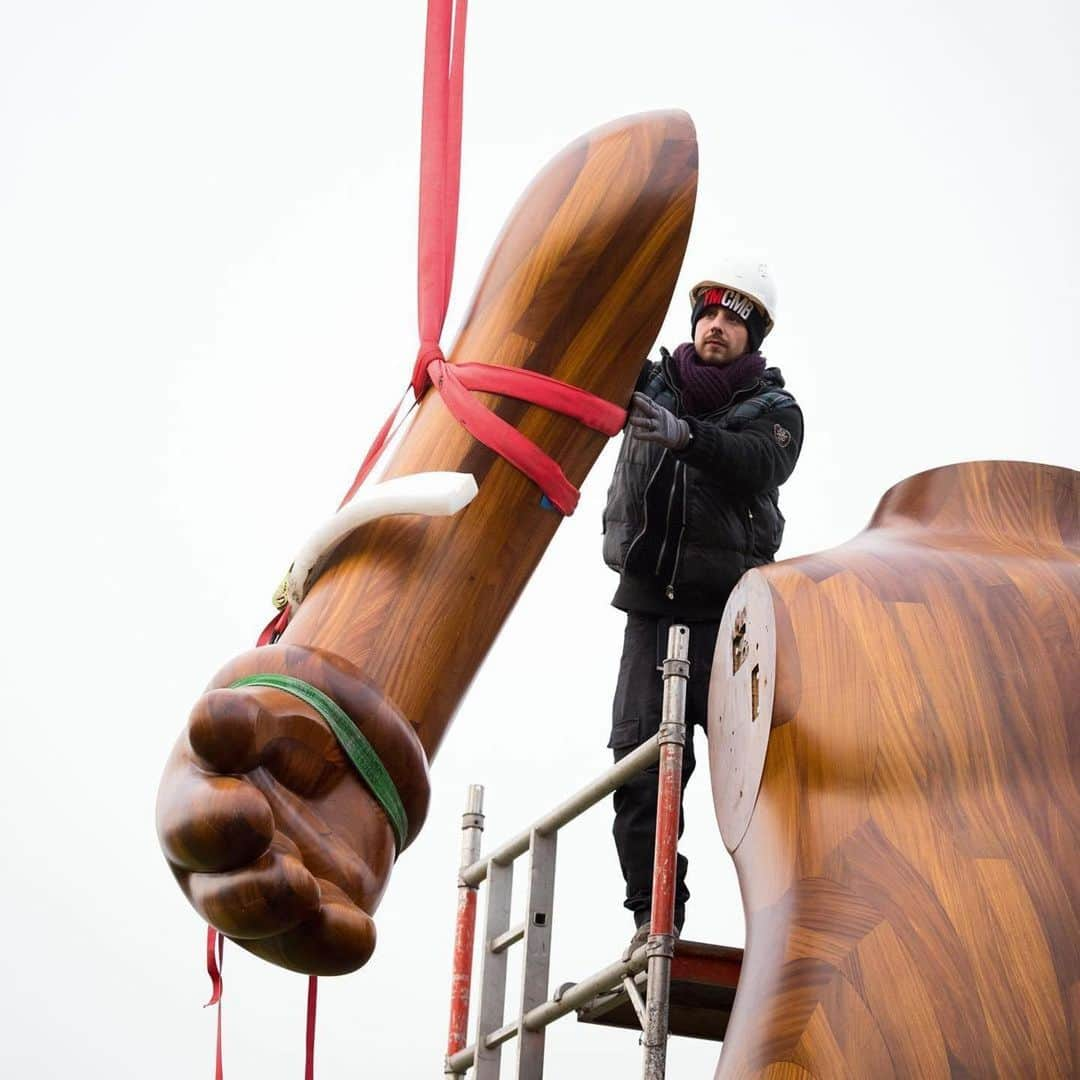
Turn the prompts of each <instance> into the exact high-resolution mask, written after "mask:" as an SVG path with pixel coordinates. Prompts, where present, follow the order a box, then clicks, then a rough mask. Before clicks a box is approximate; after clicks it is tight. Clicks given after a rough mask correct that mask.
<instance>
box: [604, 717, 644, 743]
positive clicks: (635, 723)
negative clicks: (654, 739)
mask: <svg viewBox="0 0 1080 1080" xmlns="http://www.w3.org/2000/svg"><path fill="white" fill-rule="evenodd" d="M641 741H642V740H641V718H640V717H638V716H631V717H622V718H620V719H618V720H615V721H614V722H613V723H612V725H611V738H610V739H608V749H609V750H631V749H633V748H634V747H635V746H640V745H641Z"/></svg>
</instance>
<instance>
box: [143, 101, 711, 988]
mask: <svg viewBox="0 0 1080 1080" xmlns="http://www.w3.org/2000/svg"><path fill="white" fill-rule="evenodd" d="M696 181H697V146H696V142H695V139H694V132H693V126H692V124H691V123H690V119H689V117H688V116H686V115H685V114H684V113H679V112H663V113H651V114H645V115H642V116H637V117H631V118H629V119H628V120H624V121H619V122H616V123H614V124H611V125H608V126H607V127H604V128H601V129H598V130H597V131H594V132H592V133H591V134H590V135H588V136H586V137H585V138H583V139H580V140H579V141H578V142H576V143H574V144H572V145H571V146H570V147H568V148H567V149H566V150H565V151H563V152H562V153H561V154H560V155H559V156H557V157H556V158H555V159H554V160H553V161H552V162H551V163H550V164H549V165H548V166H547V168H546V169H545V170H544V171H543V172H542V173H541V174H540V175H539V176H538V177H537V179H536V180H535V181H534V183H533V185H532V187H531V188H530V189H529V190H528V191H527V192H526V194H525V195H524V196H523V198H522V199H521V201H520V202H519V204H518V206H517V207H516V209H515V210H514V212H513V214H512V215H511V217H510V220H509V221H508V223H507V225H506V227H505V229H504V231H503V234H502V236H501V237H500V239H499V241H498V243H497V244H496V246H495V249H494V251H493V253H492V256H491V258H490V261H489V264H488V266H487V268H486V270H485V272H484V275H483V277H482V280H481V282H480V286H479V288H478V290H477V293H476V296H475V298H474V300H473V303H472V307H471V309H470V312H469V314H468V316H467V317H466V319H465V324H464V328H463V330H462V332H461V335H460V337H459V339H458V341H457V343H456V345H455V346H454V348H453V350H452V351H451V352H450V354H449V360H450V362H451V363H453V362H454V361H470V362H479V363H490V364H500V365H504V366H509V367H523V368H529V369H532V370H534V371H538V372H541V373H543V374H546V375H551V376H554V377H555V378H557V379H560V380H563V381H565V382H568V383H572V384H575V385H577V386H580V387H582V388H583V389H585V390H588V391H590V392H591V393H593V394H596V395H598V396H600V397H603V398H606V399H608V400H609V401H612V402H615V403H617V404H620V405H624V404H626V402H627V401H628V399H629V397H630V393H631V390H632V389H633V386H634V383H635V381H636V379H637V376H638V374H639V372H640V369H641V365H642V362H643V360H644V358H645V356H646V354H647V351H648V349H649V348H650V346H651V345H652V342H653V339H654V338H655V336H656V333H657V332H658V330H659V328H660V323H661V321H662V319H663V316H664V313H665V311H666V308H667V305H668V303H669V301H670V298H671V294H672V291H673V289H674V286H675V280H676V277H677V275H678V270H679V267H680V265H681V262H682V256H683V252H684V250H685V246H686V241H687V238H688V235H689V230H690V222H691V218H692V213H693V205H694V197H695V193H696ZM405 375H406V373H405V372H403V373H402V378H403V379H404V378H405ZM477 397H478V398H479V400H481V401H483V402H484V403H485V404H487V405H488V406H490V407H491V409H492V410H493V411H494V412H495V413H496V414H497V415H498V416H499V417H501V418H502V419H503V420H505V421H507V422H508V423H510V424H512V425H514V426H515V427H517V428H518V430H519V431H521V432H522V433H524V434H525V435H526V436H528V437H529V438H530V439H532V440H533V441H534V442H535V443H536V444H537V445H538V446H539V447H540V448H541V449H543V450H544V451H546V452H547V453H548V454H550V455H552V456H553V457H554V458H555V459H556V460H557V461H558V463H559V464H560V465H561V467H562V469H563V471H564V472H565V474H566V475H567V477H568V478H569V480H570V482H571V483H573V484H575V485H580V484H581V482H582V480H584V478H585V475H586V473H587V472H588V470H589V468H590V466H591V465H592V463H593V461H594V460H595V459H596V457H597V455H598V454H599V452H600V450H601V448H602V446H603V443H604V436H602V435H600V434H598V433H596V432H595V431H592V430H590V429H588V428H586V427H584V426H582V425H580V424H578V423H577V422H575V421H573V420H571V419H568V418H567V417H564V416H561V415H557V414H555V413H552V412H548V411H546V410H544V409H541V408H538V407H536V406H530V405H526V404H523V403H522V402H519V401H516V400H514V399H511V398H507V397H496V396H494V395H488V394H484V395H477ZM436 470H449V471H458V472H465V473H471V474H472V475H473V476H474V477H475V479H476V482H477V484H478V485H479V494H478V495H477V497H476V498H475V499H474V500H473V502H471V503H470V504H469V505H468V506H467V507H466V508H465V509H464V510H462V511H461V512H459V513H458V514H457V515H455V516H454V517H449V518H430V517H422V516H419V515H403V516H398V517H390V518H385V519H382V520H380V521H378V522H374V523H372V524H370V525H367V526H365V527H363V528H362V529H361V530H360V531H359V532H358V533H357V534H355V535H354V536H353V537H352V538H351V539H350V540H349V541H347V542H345V543H344V544H342V546H341V548H340V549H339V550H338V552H337V554H336V555H335V557H334V558H333V560H332V561H331V563H330V564H329V566H328V568H327V569H326V570H325V571H324V572H323V574H322V576H321V577H320V578H319V579H318V581H317V582H316V583H315V585H314V586H313V588H312V589H311V591H310V593H309V594H308V595H307V597H306V598H305V599H304V601H303V603H302V604H301V606H300V607H299V609H298V610H297V612H296V614H295V615H294V617H293V619H292V621H291V623H290V625H289V627H288V629H287V630H286V632H285V634H284V635H283V637H282V639H281V641H280V642H279V643H278V644H276V645H273V646H268V647H265V648H262V649H257V650H252V651H251V652H249V653H246V654H244V655H242V656H240V657H238V658H237V659H236V660H234V661H233V662H231V663H230V664H229V665H227V666H226V667H225V668H224V669H223V670H222V671H221V672H219V673H218V675H217V676H215V678H214V679H213V680H212V682H211V684H210V687H211V689H210V690H209V691H208V693H206V694H205V695H204V696H203V697H202V698H201V699H200V700H199V702H198V703H197V704H196V706H195V709H194V711H193V712H192V716H191V720H190V721H189V724H188V727H187V728H186V729H185V731H184V732H182V733H181V736H180V739H179V741H178V742H177V744H176V747H175V749H174V751H173V754H172V757H171V758H170V760H169V763H168V765H167V767H166V773H165V777H164V780H163V782H162V787H161V792H160V795H159V800H158V832H159V837H160V839H161V844H162V848H163V850H164V852H165V854H166V857H167V859H168V860H169V863H170V865H171V867H172V869H173V872H174V873H175V875H176V877H177V880H178V881H179V883H180V885H181V887H182V888H183V890H184V891H185V893H186V895H187V896H188V898H189V899H190V900H191V902H192V904H193V905H194V906H195V908H196V910H197V911H198V912H199V913H200V915H202V916H203V917H204V918H205V919H206V920H207V921H208V922H209V923H211V924H212V925H214V926H216V927H217V928H218V929H219V930H221V931H222V932H223V933H225V934H227V935H229V936H230V937H232V938H234V939H235V940H237V941H238V942H239V943H240V944H242V945H244V947H245V948H248V949H250V950H251V951H252V952H255V953H257V954H258V955H260V956H262V957H264V958H266V959H268V960H271V961H273V962H274V963H277V964H280V965H282V966H284V967H288V968H292V969H294V970H298V971H304V972H309V973H313V974H332V973H341V972H346V971H351V970H353V969H355V968H356V967H359V966H360V965H361V964H363V963H364V962H365V961H366V960H367V958H368V956H369V955H370V953H371V951H372V949H373V947H374V940H375V939H374V926H373V923H372V921H371V918H370V914H371V913H372V912H373V911H374V910H375V907H376V906H377V904H378V902H379V899H380V897H381V895H382V892H383V889H384V888H385V885H386V882H387V879H388V877H389V874H390V870H391V867H392V863H393V858H394V850H395V849H394V837H393V833H392V831H391V828H390V824H389V821H388V819H387V816H386V814H384V812H383V811H382V809H381V807H380V806H379V805H378V804H377V802H376V801H375V800H374V798H372V796H371V795H370V794H369V792H368V790H367V788H366V787H365V786H364V784H363V783H362V782H361V781H360V779H359V778H358V777H357V776H356V774H355V773H354V771H353V769H352V767H351V765H350V764H349V763H348V762H347V761H346V759H345V758H344V756H343V754H342V752H341V750H340V749H339V747H338V746H337V744H336V742H335V740H334V738H333V736H332V735H331V733H330V731H329V729H328V728H327V726H326V724H325V723H323V721H322V720H321V719H320V718H319V716H318V714H317V713H316V712H314V711H313V710H312V709H311V708H309V707H308V706H306V705H305V704H303V703H302V702H300V701H298V700H297V699H296V698H294V697H292V696H290V695H289V694H287V693H285V692H284V691H282V690H279V689H272V688H266V687H259V688H250V687H249V688H244V689H229V686H230V684H231V683H232V682H233V681H235V680H236V679H238V678H241V677H243V676H248V675H253V674H260V673H266V672H270V673H285V674H289V675H292V676H295V677H299V678H301V679H303V680H304V681H306V682H307V683H309V684H311V685H314V686H315V687H316V688H318V689H320V690H322V691H324V692H326V693H327V694H328V695H329V696H330V697H331V698H332V699H333V700H334V701H335V702H336V703H337V704H338V705H340V706H341V707H342V708H344V709H345V711H346V712H347V713H348V714H349V716H350V717H351V718H352V720H353V721H354V722H355V723H356V724H357V726H358V727H359V728H360V729H361V731H362V732H363V733H364V735H365V736H366V737H367V738H368V740H369V741H370V742H371V743H372V744H373V746H374V747H375V749H376V751H377V752H378V753H379V755H380V757H381V758H382V761H383V764H384V765H385V766H386V769H387V771H388V772H389V774H390V776H391V777H392V778H393V780H394V782H395V784H396V786H397V788H398V790H399V792H400V794H401V798H402V801H403V803H404V805H405V810H406V812H407V815H408V822H409V828H408V840H411V839H412V838H413V837H414V836H415V834H416V832H417V830H418V829H419V828H420V826H421V824H422V823H423V818H424V813H425V811H426V805H427V797H428V785H427V763H428V761H429V760H430V759H431V758H432V757H433V756H434V754H435V752H436V751H437V749H438V747H439V743H440V742H441V740H442V738H443V736H444V735H445V733H446V729H447V727H448V725H449V723H450V720H451V717H452V716H453V713H454V710H455V709H456V707H457V705H458V703H459V702H460V700H461V697H462V695H463V694H464V692H465V690H466V688H467V687H468V685H469V682H470V681H471V679H472V678H473V676H474V675H475V673H476V671H477V668H478V667H479V665H480V663H481V662H482V660H483V658H484V656H485V654H486V653H487V651H488V648H489V647H490V645H491V643H492V641H493V640H494V638H495V635H496V634H497V633H498V631H499V629H500V627H501V626H502V624H503V622H504V620H505V619H506V616H507V615H508V613H509V611H510V609H511V608H512V607H513V605H514V603H515V601H516V600H517V597H518V595H519V594H520V592H521V590H522V588H523V587H524V585H525V583H526V582H527V580H528V578H529V576H530V574H531V573H532V571H533V569H534V568H535V566H536V564H537V562H538V561H539V559H540V556H541V555H542V554H543V552H544V550H545V548H546V546H547V544H548V542H549V541H550V540H551V538H552V536H553V535H554V532H555V529H556V528H557V527H558V526H559V524H560V522H561V520H562V518H561V515H560V514H559V513H558V512H556V511H554V510H553V509H550V508H546V507H544V506H542V505H541V499H540V492H539V490H538V489H537V488H536V487H535V486H534V485H533V484H532V483H531V482H530V481H529V480H528V479H526V478H525V477H524V476H523V475H522V474H521V473H519V472H517V471H516V470H515V469H514V468H512V467H511V466H510V465H509V464H507V463H506V462H505V461H504V460H502V459H501V458H499V457H497V456H496V455H495V454H494V453H493V452H491V451H490V450H488V449H487V448H486V447H485V446H483V445H482V444H480V443H478V442H477V441H475V440H474V439H473V438H472V436H471V435H469V433H468V432H466V431H465V430H464V429H463V428H462V427H460V426H459V425H458V423H457V422H456V421H455V420H454V419H453V418H452V417H451V415H450V414H449V412H448V411H447V409H446V407H445V405H444V404H443V402H442V400H441V399H440V397H439V395H438V394H437V393H436V392H435V391H434V390H429V392H428V393H427V395H426V397H425V398H424V401H423V404H422V405H421V407H420V409H419V410H418V413H417V415H416V417H415V419H414V421H413V423H412V425H411V427H410V428H409V430H408V432H407V433H406V435H405V437H404V439H403V441H402V443H401V445H400V447H399V449H398V450H397V452H396V453H395V455H394V456H393V458H392V459H391V460H390V462H389V463H388V465H387V468H386V473H385V476H386V478H392V477H397V476H402V475H407V474H411V473H416V472H428V471H436Z"/></svg>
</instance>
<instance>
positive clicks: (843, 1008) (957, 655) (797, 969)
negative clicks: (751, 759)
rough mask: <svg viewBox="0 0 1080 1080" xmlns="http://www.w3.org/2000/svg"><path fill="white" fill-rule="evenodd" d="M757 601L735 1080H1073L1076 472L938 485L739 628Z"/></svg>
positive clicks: (793, 576) (1079, 958) (1005, 465)
mask: <svg viewBox="0 0 1080 1080" xmlns="http://www.w3.org/2000/svg"><path fill="white" fill-rule="evenodd" d="M761 583H763V584H764V585H766V586H767V587H768V589H769V591H770V593H771V599H772V608H773V610H772V611H771V612H770V613H766V614H765V615H762V616H761V618H762V620H763V621H764V622H768V621H769V620H770V619H771V620H772V622H773V625H774V629H762V631H761V632H762V633H766V634H768V633H771V634H775V652H776V685H775V702H774V706H773V711H772V716H771V721H770V720H768V719H767V721H766V722H770V723H771V731H770V737H769V743H768V750H767V756H766V760H765V767H764V773H763V776H762V779H761V783H760V789H759V790H758V791H757V798H756V805H755V807H754V810H753V814H752V817H751V819H750V822H749V826H748V828H747V829H746V832H745V835H743V836H742V838H741V841H740V842H739V843H738V844H737V846H736V848H735V852H734V858H735V862H736V866H737V870H738V874H739V880H740V883H741V887H742V892H743V897H744V901H745V905H746V912H747V947H746V953H745V958H744V963H743V968H742V974H741V978H740V982H739V988H738V993H737V996H736V1001H735V1007H734V1011H733V1014H732V1017H731V1023H730V1026H729V1028H728V1033H727V1040H726V1042H725V1045H724V1048H723V1052H722V1054H721V1056H720V1062H719V1066H718V1069H717V1073H716V1075H717V1077H722V1078H724V1080H728V1078H733V1077H748V1076H753V1077H766V1076H767V1077H781V1076H783V1077H787V1076H791V1077H794V1076H806V1077H829V1078H834V1077H874V1078H875V1080H880V1078H883V1077H949V1076H972V1077H976V1076H977V1077H989V1076H1000V1077H1064V1076H1076V1075H1078V1073H1080V1057H1078V1052H1080V920H1078V912H1077V901H1078V897H1080V858H1078V854H1077V848H1078V845H1077V837H1078V835H1080V794H1078V790H1077V775H1076V764H1077V746H1078V738H1080V704H1078V703H1080V663H1078V656H1080V652H1078V646H1080V473H1076V472H1072V471H1070V470H1067V469H1060V468H1054V467H1051V466H1045V465H1035V464H1028V463H1021V462H975V463H969V464H963V465H955V466H949V467H946V468H941V469H935V470H933V471H931V472H927V473H923V474H921V475H919V476H915V477H912V478H910V479H908V480H906V481H904V482H903V483H901V484H899V485H897V486H896V487H894V488H893V489H892V490H890V491H889V492H888V493H887V494H886V495H885V497H884V498H883V499H882V501H881V504H880V505H879V507H878V510H877V512H876V513H875V515H874V518H873V520H872V522H871V524H870V526H869V528H868V529H867V530H866V531H865V532H864V533H862V534H861V535H859V536H858V537H856V538H855V539H854V540H852V541H851V542H850V543H848V544H845V545H843V546H842V547H839V548H835V549H833V550H831V551H828V552H825V553H823V554H820V555H813V556H807V557H803V558H796V559H791V560H789V561H787V562H784V563H780V564H777V565H774V566H769V567H764V568H762V569H760V570H757V571H752V572H751V574H750V575H748V576H747V577H746V578H744V579H743V581H742V583H740V586H739V588H738V589H737V590H736V592H735V593H734V594H733V596H732V599H731V601H730V607H731V608H740V607H746V605H747V603H748V598H749V597H750V596H751V595H752V594H754V593H755V591H760V584H761ZM749 633H750V635H751V637H752V636H753V633H754V630H753V628H749ZM724 647H725V641H724V640H723V639H722V640H721V641H720V642H719V644H718V647H717V655H718V658H719V656H720V654H721V652H722V650H723V649H724ZM726 647H727V648H728V649H729V650H730V648H731V642H730V640H728V641H727V642H726ZM712 725H713V718H712V717H710V738H711V737H712ZM713 767H714V770H716V773H715V775H714V778H713V781H714V785H716V786H717V787H719V788H722V787H723V785H724V783H725V773H724V770H725V765H724V763H723V762H716V761H714V762H713Z"/></svg>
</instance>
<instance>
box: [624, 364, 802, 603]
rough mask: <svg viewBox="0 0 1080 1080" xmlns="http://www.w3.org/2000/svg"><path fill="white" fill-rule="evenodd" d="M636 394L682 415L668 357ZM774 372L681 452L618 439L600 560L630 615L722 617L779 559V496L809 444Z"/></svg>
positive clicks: (700, 424) (697, 420)
mask: <svg viewBox="0 0 1080 1080" xmlns="http://www.w3.org/2000/svg"><path fill="white" fill-rule="evenodd" d="M661 353H662V359H661V361H660V363H658V364H652V363H650V364H647V365H646V367H645V370H644V371H643V372H642V375H641V378H640V379H639V380H638V387H637V389H638V390H640V391H642V392H643V393H645V394H647V395H648V396H649V397H651V398H652V399H653V400H654V401H656V402H658V403H659V404H661V405H663V406H664V407H665V408H667V409H670V410H671V411H672V412H674V413H676V415H678V416H684V415H685V414H684V413H683V411H682V403H681V400H680V396H679V389H678V385H677V382H676V379H675V374H674V365H673V364H672V363H671V358H670V356H669V354H668V353H667V352H666V350H661ZM783 386H784V378H783V376H782V375H781V374H780V372H779V370H778V369H777V368H767V369H766V370H765V372H764V374H763V375H762V377H761V379H760V380H759V381H758V382H757V383H756V384H755V385H754V386H751V387H749V388H747V389H745V390H742V391H740V392H738V393H737V394H736V395H735V396H734V398H733V399H732V401H731V402H730V403H729V404H728V405H727V406H725V407H724V408H722V409H719V410H717V411H716V412H712V413H708V414H706V415H703V416H698V417H690V416H687V417H686V420H687V422H688V424H689V425H690V431H691V435H692V438H691V441H690V445H689V447H687V449H686V450H684V451H681V452H673V451H670V450H665V449H663V448H662V447H660V446H657V445H656V444H655V443H650V442H645V441H643V440H641V439H636V438H634V437H633V436H631V435H630V434H629V433H627V434H626V435H624V436H623V443H622V447H621V448H620V451H619V460H618V462H617V463H616V465H615V473H614V476H613V477H612V480H611V486H610V488H609V489H608V500H607V507H606V509H605V510H604V561H605V562H606V563H607V564H608V566H610V567H611V568H612V569H613V570H617V571H618V572H619V575H620V580H619V588H618V590H617V592H616V593H615V598H614V600H613V601H612V603H613V604H614V605H615V606H616V607H618V608H622V609H623V610H624V611H634V612H640V613H642V614H651V615H670V616H673V617H676V618H683V619H719V618H720V617H721V615H722V614H723V610H724V604H725V603H726V602H727V598H728V595H729V594H730V592H731V590H732V588H733V587H734V585H735V583H736V582H737V581H738V580H739V578H740V577H742V575H743V573H744V572H745V571H746V570H748V569H749V568H750V567H753V566H761V565H762V564H763V563H768V562H772V561H773V557H774V556H775V554H776V551H777V549H778V548H779V547H780V541H781V539H782V537H783V533H784V517H783V515H782V514H781V513H780V506H779V497H778V491H777V489H778V488H779V486H780V485H781V484H782V483H783V482H784V481H785V480H786V479H787V478H788V477H789V476H790V475H791V472H792V470H793V469H794V468H795V462H796V461H797V460H798V457H799V450H800V449H801V447H802V438H803V419H802V411H801V410H800V408H799V406H798V404H796V401H795V399H794V397H792V396H791V394H790V393H788V392H787V391H786V390H784V389H783Z"/></svg>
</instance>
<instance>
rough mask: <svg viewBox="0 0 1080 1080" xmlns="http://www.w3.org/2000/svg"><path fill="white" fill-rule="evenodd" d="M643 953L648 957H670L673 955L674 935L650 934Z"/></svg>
mask: <svg viewBox="0 0 1080 1080" xmlns="http://www.w3.org/2000/svg"><path fill="white" fill-rule="evenodd" d="M645 955H646V956H648V957H650V958H652V957H654V956H666V957H668V958H669V959H670V958H671V957H673V956H674V955H675V935H674V934H651V935H650V936H649V940H648V941H647V942H645Z"/></svg>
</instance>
